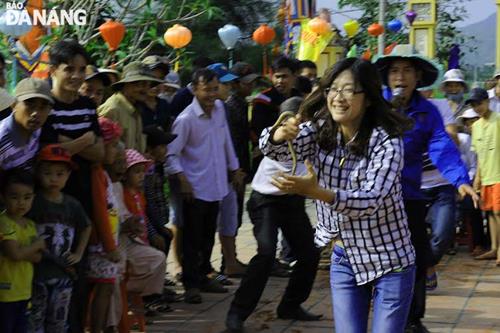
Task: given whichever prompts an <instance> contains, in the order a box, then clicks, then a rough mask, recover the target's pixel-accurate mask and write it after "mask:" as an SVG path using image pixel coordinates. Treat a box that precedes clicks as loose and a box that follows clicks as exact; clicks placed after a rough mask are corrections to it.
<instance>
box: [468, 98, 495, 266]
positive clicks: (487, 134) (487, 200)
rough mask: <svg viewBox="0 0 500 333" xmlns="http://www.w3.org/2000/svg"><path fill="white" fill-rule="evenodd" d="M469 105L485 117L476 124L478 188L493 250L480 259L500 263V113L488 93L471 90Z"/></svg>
mask: <svg viewBox="0 0 500 333" xmlns="http://www.w3.org/2000/svg"><path fill="white" fill-rule="evenodd" d="M466 104H469V105H471V106H472V108H473V109H474V111H476V113H477V114H479V116H480V117H481V118H480V119H479V120H478V121H476V122H475V123H474V125H472V149H473V150H474V151H475V152H476V154H477V172H476V178H475V179H474V187H475V189H476V190H479V189H480V190H481V198H482V199H483V206H482V209H483V210H484V211H487V212H489V218H488V223H489V227H490V238H491V250H490V251H488V252H486V253H484V254H482V255H480V256H477V257H476V259H496V265H497V266H500V163H499V162H498V161H500V114H499V113H497V112H493V111H491V109H490V107H489V99H488V92H487V91H486V90H484V89H481V88H474V89H472V90H471V93H470V96H469V99H467V101H466Z"/></svg>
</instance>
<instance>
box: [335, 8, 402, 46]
mask: <svg viewBox="0 0 500 333" xmlns="http://www.w3.org/2000/svg"><path fill="white" fill-rule="evenodd" d="M346 6H350V7H354V8H358V9H360V10H362V11H363V13H362V14H361V16H360V18H359V19H357V21H358V22H359V26H360V28H359V32H358V34H357V35H356V36H355V37H354V38H353V39H352V41H351V45H352V44H356V45H358V47H359V48H361V49H366V48H370V49H371V50H375V48H376V47H377V38H375V37H372V36H370V35H368V33H367V32H366V29H367V28H368V27H369V26H370V25H371V24H372V23H376V22H378V20H379V10H378V8H379V0H339V8H340V9H343V8H345V7H346ZM405 6H406V1H401V0H387V1H386V14H385V20H386V22H389V21H390V20H393V19H396V18H397V19H401V16H402V13H404V10H405ZM338 28H339V29H342V27H338ZM393 42H396V43H399V44H402V43H408V31H407V30H406V29H401V30H400V31H399V32H397V33H393V32H389V31H386V32H385V44H386V45H389V44H391V43H393Z"/></svg>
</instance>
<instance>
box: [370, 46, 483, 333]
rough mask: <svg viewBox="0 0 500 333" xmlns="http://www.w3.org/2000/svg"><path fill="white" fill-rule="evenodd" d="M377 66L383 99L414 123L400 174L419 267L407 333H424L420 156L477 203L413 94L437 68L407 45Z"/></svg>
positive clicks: (455, 157) (452, 152)
mask: <svg viewBox="0 0 500 333" xmlns="http://www.w3.org/2000/svg"><path fill="white" fill-rule="evenodd" d="M375 64H376V65H377V67H378V68H379V71H380V73H381V75H382V79H383V82H384V84H385V85H386V86H387V89H386V90H385V91H384V96H385V98H386V99H387V100H390V101H391V102H392V103H393V106H394V107H395V108H396V109H398V110H399V111H400V112H404V113H405V114H406V115H407V116H408V117H410V118H412V119H413V121H414V123H415V124H414V127H413V129H412V130H410V131H408V132H407V133H406V134H405V136H404V152H405V154H404V168H403V171H402V186H403V199H404V201H405V208H406V209H405V210H406V215H407V216H408V224H409V227H410V231H411V234H412V235H411V238H412V243H413V246H414V247H415V251H416V264H417V271H416V278H415V291H414V295H413V300H412V307H411V309H410V314H409V318H408V325H407V329H406V332H414V333H420V332H428V330H427V329H426V328H425V326H423V325H422V322H421V319H422V318H423V317H424V314H425V292H426V290H425V278H426V270H427V267H428V265H429V263H428V262H427V261H428V258H430V257H431V256H432V253H431V249H430V244H429V240H428V238H427V233H426V225H425V216H426V209H425V197H424V195H423V193H422V192H421V190H420V185H421V178H422V156H423V153H425V152H428V153H429V156H430V158H431V160H432V162H433V164H434V165H435V166H436V167H437V168H438V169H439V171H440V172H441V174H442V175H443V176H444V177H445V178H446V179H447V180H448V181H449V182H450V183H451V184H453V185H454V186H455V188H456V189H457V190H458V193H459V194H460V196H462V197H463V196H465V195H470V196H471V197H472V199H473V201H474V204H475V205H477V204H478V202H479V197H478V196H477V194H476V193H475V192H474V190H473V189H472V187H471V186H470V179H469V176H468V174H467V169H466V167H465V165H464V164H463V162H462V160H461V159H460V152H459V151H458V149H457V147H456V145H455V143H454V142H453V140H452V139H451V138H450V136H449V135H448V134H447V133H446V131H445V129H444V125H443V119H442V118H441V115H440V114H439V111H438V110H437V108H436V107H435V106H434V105H433V104H432V103H431V102H429V101H428V100H427V99H425V98H424V97H422V96H421V95H420V94H419V92H418V91H417V88H420V87H425V86H430V85H432V84H433V83H434V81H436V79H437V77H438V75H439V70H438V68H437V66H436V65H434V64H433V63H432V62H431V61H429V60H427V59H425V58H424V57H422V56H420V55H418V54H417V53H416V52H415V51H414V49H413V48H412V46H411V45H398V46H396V47H395V48H394V50H393V51H392V52H391V54H389V55H387V56H383V57H380V58H378V59H377V61H376V63H375Z"/></svg>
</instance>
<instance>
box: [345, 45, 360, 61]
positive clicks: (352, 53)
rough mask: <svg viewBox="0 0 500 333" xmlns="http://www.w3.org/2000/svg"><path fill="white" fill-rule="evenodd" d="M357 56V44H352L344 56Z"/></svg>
mask: <svg viewBox="0 0 500 333" xmlns="http://www.w3.org/2000/svg"><path fill="white" fill-rule="evenodd" d="M357 57H358V46H357V45H356V44H354V45H353V46H351V48H350V49H349V52H347V54H346V58H357Z"/></svg>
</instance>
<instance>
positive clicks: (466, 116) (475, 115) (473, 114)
mask: <svg viewBox="0 0 500 333" xmlns="http://www.w3.org/2000/svg"><path fill="white" fill-rule="evenodd" d="M479 117H481V116H480V115H479V114H478V113H477V112H476V111H474V109H467V110H465V111H464V113H462V115H461V116H459V117H458V118H459V119H472V118H479Z"/></svg>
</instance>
